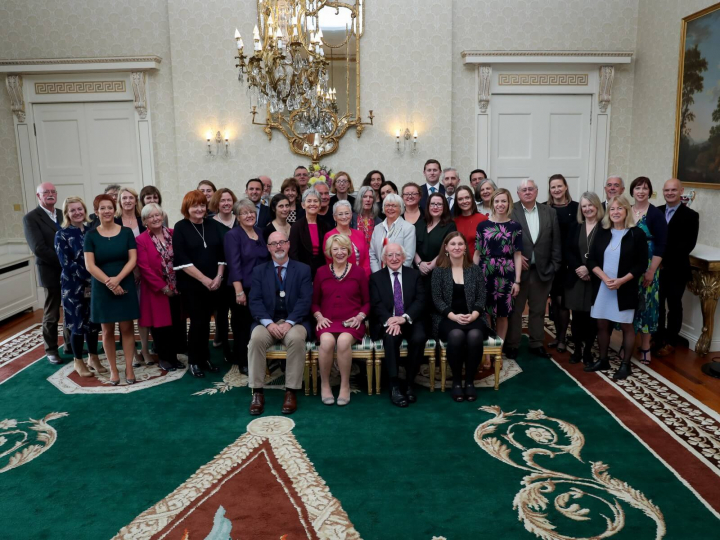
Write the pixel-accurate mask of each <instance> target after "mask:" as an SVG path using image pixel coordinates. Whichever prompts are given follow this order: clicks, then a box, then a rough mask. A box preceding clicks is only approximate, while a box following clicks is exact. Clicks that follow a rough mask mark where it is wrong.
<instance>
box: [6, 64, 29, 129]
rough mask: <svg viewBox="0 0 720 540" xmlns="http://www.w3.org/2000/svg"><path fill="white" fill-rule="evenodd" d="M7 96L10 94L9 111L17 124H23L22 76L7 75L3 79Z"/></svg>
mask: <svg viewBox="0 0 720 540" xmlns="http://www.w3.org/2000/svg"><path fill="white" fill-rule="evenodd" d="M5 86H7V89H8V94H10V110H12V112H13V114H14V115H15V116H16V117H17V120H18V122H20V123H21V124H23V123H25V100H24V99H23V81H22V75H8V76H7V77H6V78H5Z"/></svg>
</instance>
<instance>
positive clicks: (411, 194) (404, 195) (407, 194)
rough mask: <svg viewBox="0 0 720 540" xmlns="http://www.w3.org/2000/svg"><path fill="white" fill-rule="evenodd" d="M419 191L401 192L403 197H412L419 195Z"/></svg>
mask: <svg viewBox="0 0 720 540" xmlns="http://www.w3.org/2000/svg"><path fill="white" fill-rule="evenodd" d="M419 196H420V194H419V193H403V198H405V199H412V198H414V197H419Z"/></svg>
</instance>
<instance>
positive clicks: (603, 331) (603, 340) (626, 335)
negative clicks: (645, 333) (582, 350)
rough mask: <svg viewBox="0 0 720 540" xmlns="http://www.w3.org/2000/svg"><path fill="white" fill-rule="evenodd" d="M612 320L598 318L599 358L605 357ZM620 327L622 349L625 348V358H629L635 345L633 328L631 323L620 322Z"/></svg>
mask: <svg viewBox="0 0 720 540" xmlns="http://www.w3.org/2000/svg"><path fill="white" fill-rule="evenodd" d="M614 325H615V323H614V322H612V321H608V320H607V319H598V320H597V326H598V345H599V347H600V358H601V359H602V358H607V355H608V348H609V347H610V335H611V334H612V331H613V326H614ZM620 329H621V330H622V333H623V345H622V346H623V349H624V350H625V358H626V359H628V360H629V359H630V357H631V356H632V350H633V347H634V346H635V328H634V327H633V323H621V324H620Z"/></svg>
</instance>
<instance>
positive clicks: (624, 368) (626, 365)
mask: <svg viewBox="0 0 720 540" xmlns="http://www.w3.org/2000/svg"><path fill="white" fill-rule="evenodd" d="M630 375H632V368H631V367H630V361H629V360H628V361H627V362H623V363H622V364H620V367H619V368H618V370H617V371H616V372H615V373H613V376H612V378H613V380H614V381H622V380H624V379H627V378H628V377H629V376H630Z"/></svg>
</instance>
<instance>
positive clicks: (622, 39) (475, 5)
mask: <svg viewBox="0 0 720 540" xmlns="http://www.w3.org/2000/svg"><path fill="white" fill-rule="evenodd" d="M560 14H562V16H560ZM637 23H638V2H637V0H596V1H593V2H587V1H586V0H506V1H503V2H497V1H494V0H454V1H453V32H452V36H453V37H452V40H453V51H452V58H453V64H452V66H453V67H452V161H453V165H454V166H455V167H457V168H458V170H459V171H460V175H461V178H462V179H463V181H464V182H467V178H468V176H469V173H470V171H471V170H473V169H474V168H475V165H476V161H475V160H476V138H475V137H476V136H475V116H474V115H475V106H476V103H477V96H475V71H476V69H477V68H476V67H475V66H472V65H467V66H466V65H463V64H462V61H460V53H462V51H464V50H549V51H552V50H588V51H592V50H611V51H615V50H623V51H632V50H634V49H635V35H636V29H637ZM633 62H634V60H633ZM633 70H634V67H633V64H632V63H631V64H629V65H617V66H615V82H614V84H613V99H612V122H611V126H610V169H611V170H615V171H625V172H627V171H628V170H629V165H630V163H629V162H630V158H629V157H630V156H629V142H630V141H629V140H630V130H631V120H632V105H633V100H632V97H633V76H634V75H633ZM491 103H492V98H491ZM620 174H622V172H621V173H620Z"/></svg>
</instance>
